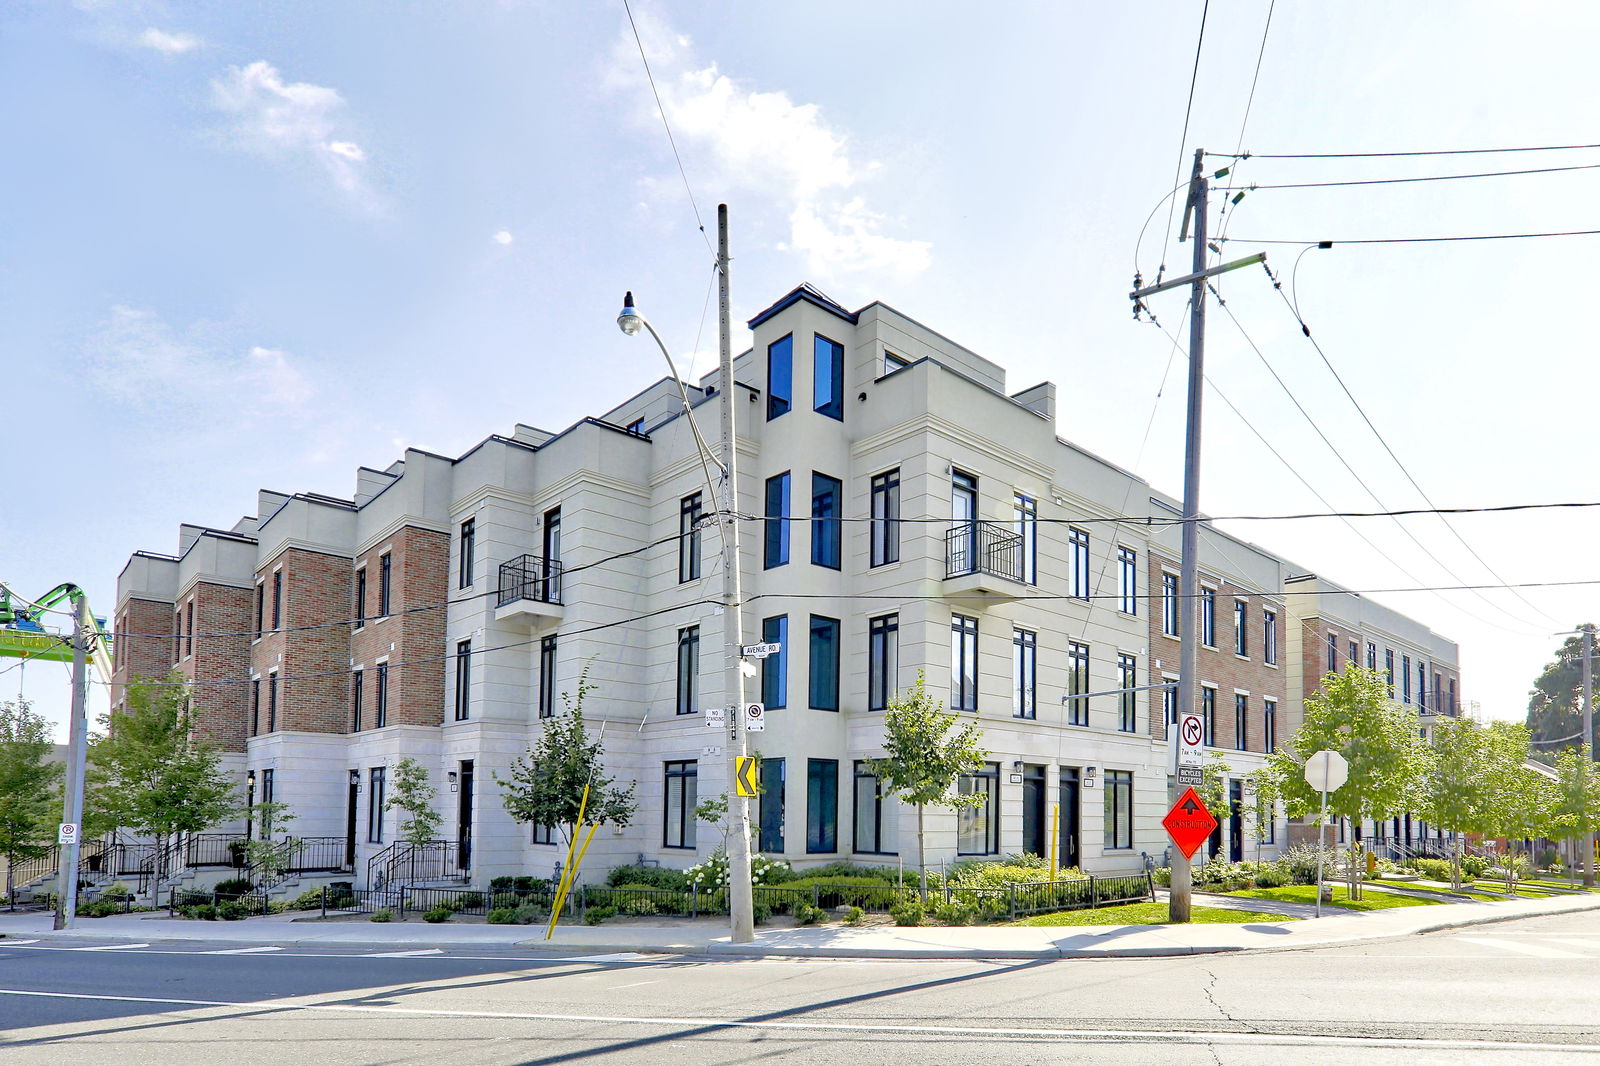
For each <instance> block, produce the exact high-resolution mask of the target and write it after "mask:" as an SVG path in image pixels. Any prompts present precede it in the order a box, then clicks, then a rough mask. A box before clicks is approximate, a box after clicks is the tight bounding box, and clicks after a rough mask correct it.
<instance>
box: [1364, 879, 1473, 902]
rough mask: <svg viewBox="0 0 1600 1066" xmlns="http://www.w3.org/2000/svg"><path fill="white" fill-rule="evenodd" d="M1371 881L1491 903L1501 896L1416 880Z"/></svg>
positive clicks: (1376, 883)
mask: <svg viewBox="0 0 1600 1066" xmlns="http://www.w3.org/2000/svg"><path fill="white" fill-rule="evenodd" d="M1370 883H1371V884H1374V885H1388V886H1389V887H1390V888H1409V889H1411V890H1413V891H1415V892H1433V893H1436V894H1439V895H1445V894H1446V893H1448V894H1450V895H1456V896H1466V897H1468V898H1469V899H1477V900H1482V901H1484V902H1485V903H1489V902H1492V901H1494V900H1497V899H1499V898H1500V897H1499V896H1491V895H1488V894H1486V893H1483V892H1472V891H1469V890H1468V889H1465V888H1463V889H1462V890H1461V891H1460V892H1451V891H1450V889H1448V888H1434V887H1433V886H1432V885H1419V884H1417V883H1416V882H1415V881H1387V880H1384V879H1382V878H1379V879H1378V880H1376V881H1373V882H1370Z"/></svg>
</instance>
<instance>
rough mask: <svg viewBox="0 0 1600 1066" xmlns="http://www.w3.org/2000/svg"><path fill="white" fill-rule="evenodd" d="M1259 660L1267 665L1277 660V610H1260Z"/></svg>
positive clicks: (1275, 662) (1273, 663)
mask: <svg viewBox="0 0 1600 1066" xmlns="http://www.w3.org/2000/svg"><path fill="white" fill-rule="evenodd" d="M1261 661H1262V662H1264V663H1267V664H1268V665H1276V664H1277V662H1278V612H1277V611H1266V610H1264V611H1262V612H1261Z"/></svg>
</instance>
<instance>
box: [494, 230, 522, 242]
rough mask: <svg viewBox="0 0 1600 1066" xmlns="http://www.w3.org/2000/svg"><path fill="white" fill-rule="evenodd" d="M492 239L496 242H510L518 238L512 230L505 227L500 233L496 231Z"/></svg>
mask: <svg viewBox="0 0 1600 1066" xmlns="http://www.w3.org/2000/svg"><path fill="white" fill-rule="evenodd" d="M490 239H491V240H493V241H494V243H496V244H510V243H511V242H512V241H514V240H516V238H515V237H513V236H512V235H511V231H510V230H505V229H503V230H501V231H500V232H499V233H496V234H495V235H494V236H493V237H492V238H490Z"/></svg>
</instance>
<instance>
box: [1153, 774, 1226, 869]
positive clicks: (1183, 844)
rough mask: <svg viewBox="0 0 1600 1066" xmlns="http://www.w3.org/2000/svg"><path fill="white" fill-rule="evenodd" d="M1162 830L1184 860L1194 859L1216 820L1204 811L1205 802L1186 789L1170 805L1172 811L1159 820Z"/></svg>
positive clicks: (1189, 789)
mask: <svg viewBox="0 0 1600 1066" xmlns="http://www.w3.org/2000/svg"><path fill="white" fill-rule="evenodd" d="M1161 825H1162V828H1164V829H1166V831H1167V835H1168V836H1170V837H1171V838H1172V842H1173V843H1174V844H1176V845H1177V846H1178V850H1179V851H1181V852H1183V857H1184V858H1185V859H1192V858H1194V853H1195V852H1196V851H1198V850H1200V845H1201V844H1203V843H1205V839H1206V837H1208V836H1210V835H1211V834H1212V832H1214V831H1215V830H1216V828H1217V820H1216V819H1215V818H1213V817H1212V815H1211V812H1210V811H1208V810H1206V804H1205V801H1204V800H1202V799H1201V798H1200V797H1199V796H1198V795H1196V794H1195V791H1194V789H1192V788H1186V789H1184V790H1183V795H1181V796H1179V797H1178V802H1177V803H1174V804H1173V805H1172V810H1170V811H1168V812H1167V816H1166V817H1165V818H1163V819H1161Z"/></svg>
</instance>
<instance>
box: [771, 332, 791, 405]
mask: <svg viewBox="0 0 1600 1066" xmlns="http://www.w3.org/2000/svg"><path fill="white" fill-rule="evenodd" d="M793 405H794V335H793V334H790V335H789V336H787V337H780V338H779V339H778V340H775V341H773V342H772V343H771V344H769V345H767V421H769V422H770V421H772V420H773V419H774V418H777V417H778V416H779V415H783V414H788V413H789V408H790V407H792V406H793Z"/></svg>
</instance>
